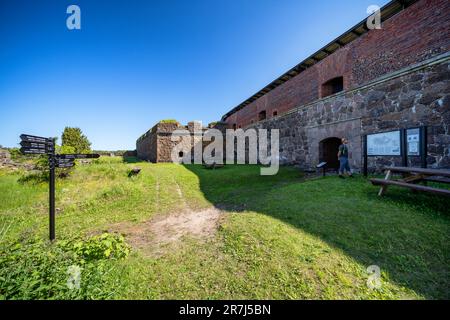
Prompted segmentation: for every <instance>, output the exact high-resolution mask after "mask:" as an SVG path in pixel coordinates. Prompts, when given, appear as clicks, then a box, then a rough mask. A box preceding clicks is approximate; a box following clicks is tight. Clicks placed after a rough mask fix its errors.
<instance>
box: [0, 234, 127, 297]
mask: <svg viewBox="0 0 450 320" xmlns="http://www.w3.org/2000/svg"><path fill="white" fill-rule="evenodd" d="M129 251H130V249H129V247H128V245H127V244H126V243H125V241H124V239H123V237H122V236H118V235H112V234H108V233H104V234H102V235H98V236H93V237H90V238H88V239H86V240H80V239H72V240H60V241H57V242H56V243H53V244H50V243H49V242H45V241H43V240H41V239H38V238H34V239H31V240H29V241H27V242H20V243H15V244H8V245H7V244H2V245H0V300H1V299H107V298H113V297H114V295H115V292H116V289H117V287H119V286H120V279H119V278H118V277H112V276H111V275H114V274H119V272H118V271H117V267H116V265H115V264H114V260H118V259H123V258H125V257H126V256H127V255H128V253H129ZM71 268H77V269H78V270H80V281H79V287H75V288H74V287H71V286H70V281H71V279H70V270H71Z"/></svg>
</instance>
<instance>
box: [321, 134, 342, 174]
mask: <svg viewBox="0 0 450 320" xmlns="http://www.w3.org/2000/svg"><path fill="white" fill-rule="evenodd" d="M340 144H341V139H339V138H336V137H331V138H326V139H324V140H322V141H320V143H319V160H320V162H322V161H325V162H327V168H328V169H331V170H336V171H337V170H338V169H339V159H338V157H337V154H338V151H339V146H340Z"/></svg>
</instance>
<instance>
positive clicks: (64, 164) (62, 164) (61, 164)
mask: <svg viewBox="0 0 450 320" xmlns="http://www.w3.org/2000/svg"><path fill="white" fill-rule="evenodd" d="M74 165H75V163H73V162H58V163H57V164H56V167H57V168H71V167H73V166H74Z"/></svg>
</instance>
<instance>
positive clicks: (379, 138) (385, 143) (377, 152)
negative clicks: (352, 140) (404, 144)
mask: <svg viewBox="0 0 450 320" xmlns="http://www.w3.org/2000/svg"><path fill="white" fill-rule="evenodd" d="M367 155H368V156H399V155H401V153H400V131H390V132H383V133H376V134H369V135H367Z"/></svg>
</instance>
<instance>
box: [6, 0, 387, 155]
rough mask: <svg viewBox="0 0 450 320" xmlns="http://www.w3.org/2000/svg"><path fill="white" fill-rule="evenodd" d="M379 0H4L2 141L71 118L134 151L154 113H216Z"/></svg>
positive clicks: (208, 117)
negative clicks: (75, 20)
mask: <svg viewBox="0 0 450 320" xmlns="http://www.w3.org/2000/svg"><path fill="white" fill-rule="evenodd" d="M387 2H388V1H386V0H383V1H380V0H340V1H331V0H330V1H326V0H323V1H301V0H199V1H196V0H190V1H187V0H186V1H176V0H159V1H154V0H145V1H144V0H141V1H137V0H127V1H106V0H104V1H103V0H102V1H100V0H71V1H64V0H54V1H48V0H40V1H35V0H28V1H24V0H1V1H0V39H1V43H0V145H3V146H7V147H14V146H17V143H18V142H19V135H20V134H21V133H29V134H35V135H42V136H60V135H61V132H62V130H63V129H64V127H65V126H75V127H80V128H81V129H82V130H83V132H84V133H85V134H86V135H87V136H88V138H89V139H90V141H91V142H92V147H93V148H94V149H101V150H117V149H134V148H135V141H136V139H137V138H138V137H139V136H140V135H141V134H142V133H144V132H145V131H146V130H148V129H149V128H151V127H152V126H153V125H154V124H155V123H156V122H157V121H158V120H160V119H177V120H178V121H180V122H182V123H187V122H188V121H190V120H201V121H203V123H204V124H207V123H208V122H211V121H215V120H219V119H220V118H221V116H222V115H223V114H224V113H226V112H227V111H228V110H230V109H231V108H233V107H235V106H236V105H238V104H239V103H240V102H242V101H243V100H245V99H247V98H248V97H249V96H251V95H252V94H254V93H255V92H256V91H258V90H259V89H261V88H262V87H264V86H265V85H267V84H268V83H270V82H271V81H272V80H274V79H275V78H276V77H278V76H279V75H281V74H282V73H284V72H285V71H287V70H288V69H289V68H291V67H293V66H294V65H296V64H297V63H299V62H300V61H301V60H303V59H304V58H306V57H307V56H309V55H310V54H312V53H313V52H315V51H317V50H318V49H320V48H321V47H322V46H323V45H325V44H326V43H328V42H329V41H331V40H333V39H334V38H336V37H337V36H339V35H340V34H341V33H343V32H344V31H346V30H347V29H348V28H350V27H352V26H353V25H354V24H356V23H358V22H359V21H360V20H362V19H363V18H364V17H365V16H367V14H366V9H367V7H368V6H369V5H371V4H377V5H380V6H382V5H384V4H386V3H387ZM70 4H76V5H79V7H80V8H81V30H68V29H67V27H66V18H67V17H68V14H66V9H67V7H68V6H69V5H70Z"/></svg>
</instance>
